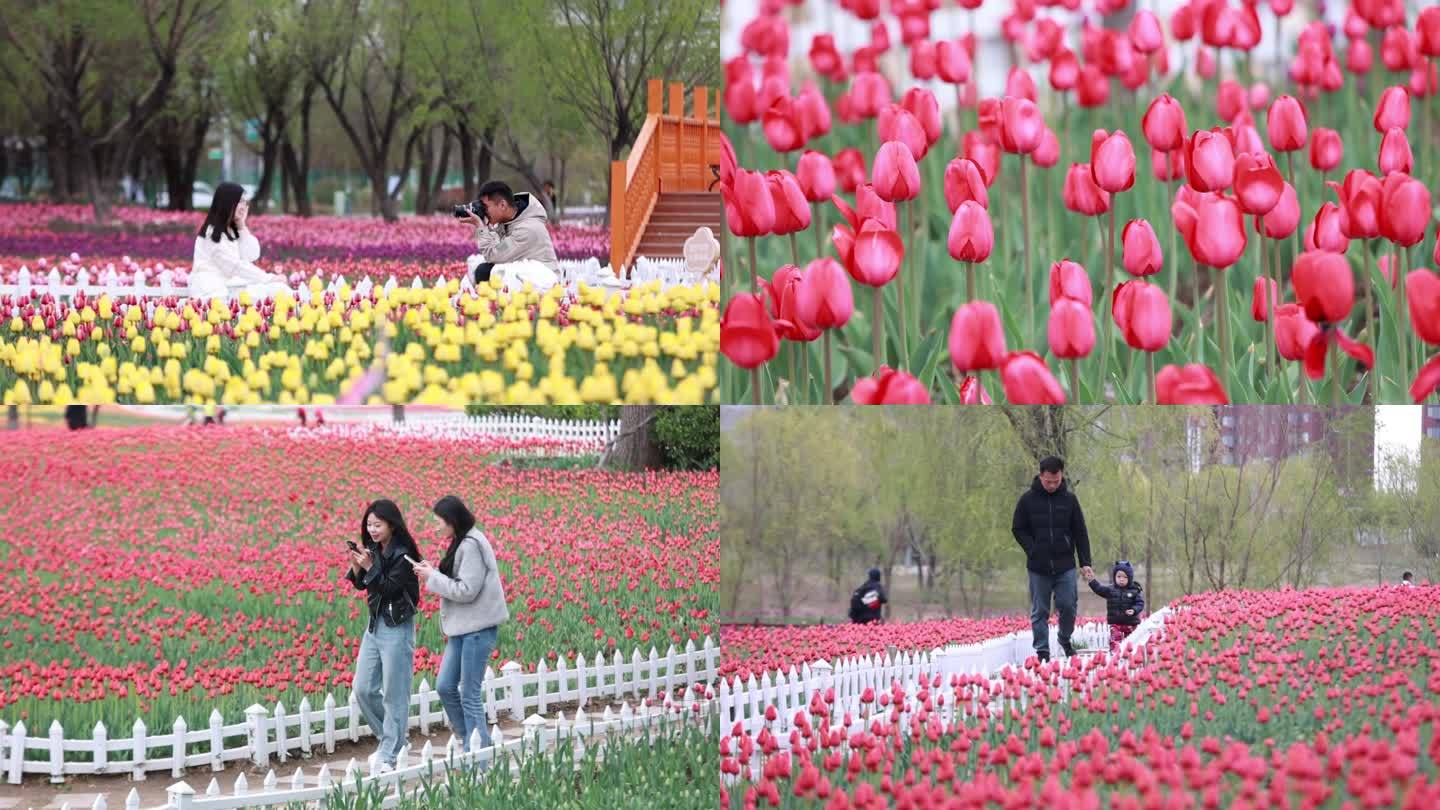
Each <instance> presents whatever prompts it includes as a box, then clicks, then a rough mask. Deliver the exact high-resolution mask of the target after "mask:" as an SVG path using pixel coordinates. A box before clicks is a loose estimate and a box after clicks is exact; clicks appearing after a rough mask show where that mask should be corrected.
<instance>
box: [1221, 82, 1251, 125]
mask: <svg viewBox="0 0 1440 810" xmlns="http://www.w3.org/2000/svg"><path fill="white" fill-rule="evenodd" d="M1242 112H1245V88H1244V87H1242V86H1241V84H1240V83H1239V82H1237V81H1235V80H1234V79H1225V80H1224V81H1222V82H1220V87H1219V89H1218V90H1217V91H1216V93H1215V114H1216V115H1217V116H1219V117H1220V120H1221V121H1224V122H1225V123H1227V124H1233V123H1234V122H1235V119H1236V118H1239V117H1240V113H1242Z"/></svg>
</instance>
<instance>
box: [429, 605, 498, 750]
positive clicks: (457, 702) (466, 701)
mask: <svg viewBox="0 0 1440 810" xmlns="http://www.w3.org/2000/svg"><path fill="white" fill-rule="evenodd" d="M499 635H500V629H499V628H498V627H487V628H485V629H484V630H476V631H475V632H473V633H466V634H465V635H463V636H451V637H450V638H449V639H448V640H446V642H445V657H444V658H443V659H441V661H440V677H439V678H438V679H437V680H436V681H435V691H437V692H439V693H440V702H441V703H442V704H444V706H445V716H447V717H449V718H450V727H451V728H453V729H455V733H456V734H459V735H460V739H461V740H462V741H463V743H464V746H465V751H466V752H468V751H469V750H470V735H471V733H472V732H475V731H479V732H480V745H481V747H483V748H489V747H490V724H489V723H487V722H485V693H484V692H483V691H482V690H481V687H482V686H483V685H484V683H485V664H487V663H488V662H489V661H490V653H492V652H494V650H495V642H496V640H497V638H498V637H499Z"/></svg>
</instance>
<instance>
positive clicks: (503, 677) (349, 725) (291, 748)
mask: <svg viewBox="0 0 1440 810" xmlns="http://www.w3.org/2000/svg"><path fill="white" fill-rule="evenodd" d="M719 659H720V650H719V647H718V645H716V644H715V642H714V641H713V640H712V639H710V638H709V637H706V638H705V640H704V643H703V645H702V646H701V647H699V648H697V647H696V646H695V643H694V642H693V641H687V642H686V643H685V650H684V652H677V651H676V649H675V647H674V645H671V646H670V649H669V651H668V652H667V653H666V654H665V655H664V656H661V655H660V654H659V652H658V651H656V649H655V648H654V647H651V648H650V652H649V655H642V653H641V652H640V650H639V649H636V650H634V651H633V652H632V653H631V655H630V658H629V659H628V660H627V659H626V658H625V657H623V656H622V655H621V654H620V652H619V651H618V650H617V651H615V652H614V653H613V654H612V655H611V657H610V661H609V662H608V663H607V662H606V660H605V655H604V653H597V654H596V656H595V661H594V663H590V664H587V663H586V661H585V657H584V656H583V655H582V656H577V657H576V661H575V664H574V666H570V665H568V664H566V662H565V661H564V660H563V659H562V660H560V661H559V662H558V663H557V665H556V666H555V667H553V668H551V667H547V666H546V665H545V664H544V662H541V664H540V665H539V666H537V667H536V670H535V671H534V672H522V671H521V667H520V665H519V664H517V663H515V662H513V661H511V662H508V663H506V664H505V665H504V666H502V667H501V668H500V671H501V674H500V675H499V676H498V677H497V676H495V675H494V673H493V672H491V670H490V669H489V667H487V668H486V672H485V682H484V694H485V712H486V716H487V719H488V720H489V721H490V722H491V723H492V724H493V723H496V722H497V721H498V719H499V716H500V714H501V713H502V712H503V713H507V714H508V715H509V716H510V717H512V718H514V719H516V720H520V719H522V718H524V717H526V716H527V715H528V714H530V713H532V710H533V712H534V713H538V714H542V715H543V714H545V713H547V712H548V711H549V710H550V708H551V707H553V706H555V705H557V704H560V703H567V702H570V701H574V702H575V703H576V704H577V705H579V706H581V707H584V706H585V705H586V703H587V702H589V701H594V700H605V699H618V698H620V697H621V696H623V695H629V696H631V697H632V698H633V699H637V700H638V699H641V698H645V699H649V700H663V699H664V698H665V696H673V695H675V694H676V690H677V689H685V690H687V691H688V690H690V689H692V688H694V687H695V686H696V685H697V684H709V683H711V682H712V681H714V680H715V676H716V673H717V672H718V671H719ZM209 720H210V723H209V726H208V727H207V728H201V729H195V730H193V731H192V730H190V729H189V728H188V727H187V726H186V724H185V719H184V718H183V717H177V718H175V722H174V724H173V725H172V726H171V729H170V731H168V732H164V733H160V734H151V733H150V732H149V730H148V729H147V728H146V727H145V723H144V722H143V721H141V720H140V719H138V718H137V719H136V720H135V723H134V725H133V726H132V728H131V736H130V737H127V738H119V739H111V738H110V737H109V732H108V730H107V729H106V728H105V726H104V724H103V723H96V724H95V730H94V733H93V735H92V737H91V739H87V740H67V739H65V736H64V729H62V728H61V726H60V723H59V721H53V722H52V723H51V724H50V729H49V734H48V735H47V736H45V737H31V736H28V732H27V730H26V727H25V723H24V722H23V721H22V722H18V723H16V724H15V726H14V727H13V728H8V727H7V726H6V724H5V723H4V721H0V770H3V771H4V773H5V774H6V778H7V781H9V783H10V784H12V785H18V784H20V782H21V779H22V777H23V776H24V774H27V773H29V774H48V775H49V777H50V781H51V782H52V783H60V782H64V781H65V777H67V776H93V775H100V774H130V776H131V778H132V779H134V780H137V781H138V780H143V779H145V778H146V774H147V773H148V772H151V771H170V773H171V775H173V776H175V777H179V776H180V775H181V774H182V773H183V772H184V770H185V769H186V768H198V767H206V766H208V767H209V768H211V770H215V771H219V770H223V769H224V767H225V765H226V763H229V762H235V761H239V760H249V761H250V762H251V763H252V764H253V765H254V766H255V767H257V768H264V767H266V766H268V764H269V763H270V760H271V759H272V758H275V759H277V760H278V761H279V762H280V763H281V764H282V765H283V764H284V763H285V762H286V761H287V760H288V759H290V758H291V757H293V756H296V755H297V752H298V754H299V755H302V756H303V755H306V754H309V753H310V752H311V751H313V750H314V749H315V748H316V747H317V746H324V749H325V750H326V751H327V752H329V753H333V752H334V750H335V742H336V740H345V739H348V740H350V741H352V742H353V741H358V740H359V739H360V737H361V736H362V735H366V736H368V735H370V734H371V731H370V728H369V726H367V725H366V724H365V722H364V717H363V716H362V715H361V714H360V709H359V706H358V705H357V704H356V702H355V696H354V694H353V693H352V694H350V695H349V696H348V700H347V702H346V704H345V705H340V704H338V703H337V702H336V700H335V698H334V696H333V695H329V694H327V695H326V696H325V701H324V703H323V705H322V707H321V708H320V709H318V710H317V709H315V708H314V707H312V706H311V704H310V701H309V698H302V699H301V701H300V705H299V707H298V708H297V710H296V711H294V712H291V711H289V710H288V709H287V708H286V707H285V705H284V704H283V703H278V704H276V705H275V707H274V708H273V709H266V708H265V707H264V706H261V705H259V704H255V705H253V706H251V707H250V708H248V709H246V711H245V720H244V722H241V723H230V724H226V722H225V718H224V717H222V716H221V715H220V712H219V711H218V710H213V709H212V710H211V712H210V718H209ZM443 722H445V721H444V710H443V708H442V707H441V706H440V696H439V693H438V692H436V691H435V690H434V689H432V688H431V686H430V683H429V681H428V680H427V679H422V680H421V682H420V685H419V690H418V691H417V692H416V693H415V694H413V695H411V696H410V712H409V719H408V721H407V728H418V729H419V730H420V733H421V734H423V735H426V736H429V735H430V733H431V732H430V729H431V727H432V726H434V725H437V724H440V723H443ZM239 737H244V738H245V742H244V743H243V744H241V745H232V746H228V747H227V745H226V740H227V739H233V738H239ZM192 747H198V748H203V749H204V750H200V751H195V752H194V753H190V752H189V749H190V748H192ZM154 748H158V749H163V750H164V751H165V752H166V754H165V755H164V756H158V757H157V756H152V755H151V753H150V752H151V749H154ZM30 751H37V752H42V753H44V754H45V755H46V757H45V758H44V759H33V760H32V759H28V758H27V757H26V753H27V752H30ZM67 754H69V755H74V754H80V755H88V756H89V759H88V761H86V760H74V759H68V760H67V758H66V755H67Z"/></svg>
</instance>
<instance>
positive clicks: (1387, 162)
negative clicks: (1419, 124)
mask: <svg viewBox="0 0 1440 810" xmlns="http://www.w3.org/2000/svg"><path fill="white" fill-rule="evenodd" d="M1414 163H1415V157H1414V155H1412V154H1411V153H1410V139H1408V138H1406V137H1405V130H1403V129H1399V128H1398V127H1392V128H1391V129H1390V130H1388V131H1387V132H1386V133H1385V137H1384V139H1382V140H1381V141H1380V161H1379V165H1380V173H1381V174H1389V173H1391V172H1402V173H1406V174H1408V173H1409V172H1410V169H1411V167H1412V166H1413V165H1414Z"/></svg>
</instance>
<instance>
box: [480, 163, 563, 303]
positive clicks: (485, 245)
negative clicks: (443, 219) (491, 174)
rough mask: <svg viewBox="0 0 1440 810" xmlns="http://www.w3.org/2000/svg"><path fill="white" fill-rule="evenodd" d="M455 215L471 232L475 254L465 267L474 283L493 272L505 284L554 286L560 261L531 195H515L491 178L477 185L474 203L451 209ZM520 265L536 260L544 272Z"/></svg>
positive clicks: (535, 200) (539, 207)
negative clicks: (471, 273)
mask: <svg viewBox="0 0 1440 810" xmlns="http://www.w3.org/2000/svg"><path fill="white" fill-rule="evenodd" d="M454 215H455V216H456V217H457V218H458V219H460V220H461V221H463V222H466V223H468V224H470V225H472V226H474V228H475V245H476V247H478V248H479V249H480V254H479V256H478V257H476V256H472V257H471V259H472V261H471V262H469V265H470V267H471V270H472V271H473V272H474V273H475V281H476V283H481V282H485V281H489V280H490V275H491V273H493V272H495V270H496V269H497V268H498V269H500V270H501V271H502V273H501V277H502V278H503V279H504V280H505V281H507V282H511V281H514V282H519V283H523V282H525V281H529V282H531V283H532V284H533V285H534V286H535V287H536V288H540V287H542V286H544V287H548V286H552V285H554V284H555V282H556V280H557V278H558V273H559V271H560V261H559V259H557V258H556V256H555V246H554V244H553V243H552V242H551V241H550V229H549V228H548V227H546V223H547V221H548V219H547V217H546V215H545V206H543V205H541V204H540V201H539V200H537V199H535V197H534V196H532V195H531V194H528V193H526V192H521V193H519V194H516V193H514V192H512V191H511V190H510V186H508V185H506V184H505V183H502V182H500V181H499V180H491V181H489V182H487V183H486V184H485V185H483V186H481V187H480V198H479V199H478V200H476V201H475V202H474V203H471V204H469V205H460V206H456V207H455V210H454ZM522 262H525V263H528V262H536V263H538V264H540V265H543V268H544V269H543V270H542V269H540V268H536V267H535V266H534V265H528V264H526V265H521V264H518V263H522ZM502 265H516V266H514V267H501V266H502ZM547 282H548V283H547Z"/></svg>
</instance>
